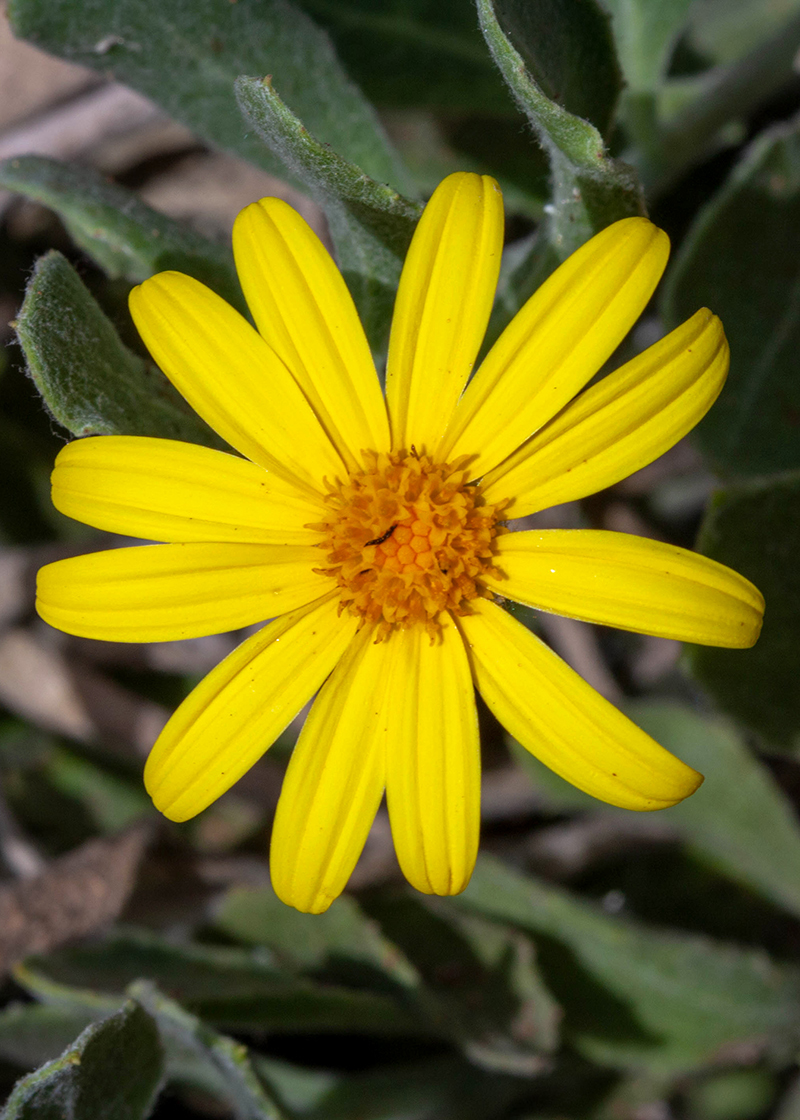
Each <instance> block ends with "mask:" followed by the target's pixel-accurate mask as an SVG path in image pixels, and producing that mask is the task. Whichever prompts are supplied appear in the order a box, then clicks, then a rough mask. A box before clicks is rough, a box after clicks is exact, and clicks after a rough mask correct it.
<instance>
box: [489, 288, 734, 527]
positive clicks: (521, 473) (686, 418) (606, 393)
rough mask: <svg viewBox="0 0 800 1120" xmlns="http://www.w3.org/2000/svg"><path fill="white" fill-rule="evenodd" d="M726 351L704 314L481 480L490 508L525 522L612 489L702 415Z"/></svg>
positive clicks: (718, 327)
mask: <svg viewBox="0 0 800 1120" xmlns="http://www.w3.org/2000/svg"><path fill="white" fill-rule="evenodd" d="M728 358H729V350H728V343H727V341H726V339H725V335H724V333H723V330H722V324H721V323H720V321H719V319H718V318H717V317H716V315H712V314H711V312H710V311H707V310H705V309H703V310H701V311H698V312H697V313H696V314H695V315H693V316H692V317H691V319H688V320H687V321H686V322H685V323H683V324H682V325H681V326H680V327H677V328H676V329H675V330H674V331H672V332H671V333H670V334H668V335H667V336H666V338H662V339H661V340H660V341H659V342H656V343H655V344H654V345H653V346H651V347H649V349H647V350H645V351H644V352H643V353H642V354H640V355H639V356H638V357H636V358H634V359H633V360H632V361H630V362H627V363H626V364H625V365H624V366H621V367H620V369H618V370H616V371H615V372H614V373H610V374H608V375H607V376H606V377H604V378H603V379H602V381H599V382H598V383H597V384H596V385H593V386H591V388H589V389H587V390H586V391H585V392H583V393H581V395H580V396H579V397H578V398H577V399H576V400H575V401H573V402H572V403H571V404H569V405H567V407H566V408H565V409H563V411H562V412H561V413H559V415H558V416H556V417H555V419H553V420H551V421H550V423H549V424H546V425H545V427H543V428H542V430H541V431H540V432H538V433H537V434H536V435H535V436H533V438H532V439H530V440H528V442H527V443H525V444H523V445H522V447H520V448H519V450H518V451H516V452H514V454H513V455H510V456H509V458H508V459H506V460H505V462H504V463H502V464H501V465H500V466H499V467H497V468H496V469H495V470H493V471H490V472H489V474H487V475H486V477H485V478H484V480H483V488H484V494H485V495H486V500H487V501H490V502H497V501H501V500H502V499H504V498H512V499H513V506H512V507H511V508H510V510H509V512H510V513H511V514H512V516H514V517H524V516H525V515H527V514H529V513H535V512H537V511H538V510H541V509H547V508H548V507H549V506H553V505H557V504H559V503H561V502H571V501H576V500H577V499H578V498H584V497H586V495H587V494H595V493H596V492H597V491H598V490H603V489H605V487H607V486H613V485H614V483H615V482H619V480H620V479H622V478H627V476H628V475H629V474H632V473H633V472H634V471H637V470H639V469H640V468H641V467H644V466H646V465H647V464H648V463H652V461H653V460H654V459H657V458H658V456H659V455H662V454H663V453H664V452H665V451H667V450H668V449H669V448H670V447H672V446H673V444H675V443H677V442H678V440H679V439H681V438H682V437H683V436H685V435H686V433H687V432H689V431H691V429H692V428H693V427H694V426H695V424H697V422H698V421H699V420H701V419H702V418H703V416H705V414H706V412H707V411H708V409H709V408H710V407H711V405H712V404H713V403H714V401H715V400H716V399H717V396H718V395H719V391H720V389H721V388H722V386H723V384H724V383H725V378H726V376H727V373H728Z"/></svg>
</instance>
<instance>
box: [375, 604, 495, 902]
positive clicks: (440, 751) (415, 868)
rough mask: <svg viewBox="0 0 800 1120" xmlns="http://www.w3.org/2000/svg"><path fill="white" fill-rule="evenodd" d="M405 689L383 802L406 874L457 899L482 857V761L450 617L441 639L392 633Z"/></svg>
mask: <svg viewBox="0 0 800 1120" xmlns="http://www.w3.org/2000/svg"><path fill="white" fill-rule="evenodd" d="M390 641H391V642H392V643H395V642H396V643H397V644H398V646H399V647H400V649H399V651H398V653H399V655H400V656H401V658H402V661H403V664H404V669H403V689H402V692H400V693H399V694H398V695H396V696H395V697H394V698H393V710H392V721H391V724H390V727H389V736H388V740H387V745H386V765H387V774H386V798H387V802H388V805H389V817H390V819H391V823H392V835H393V836H394V846H395V849H396V851H397V858H398V860H399V861H400V866H401V868H402V869H403V874H404V875H405V877H406V878H407V879H408V881H409V882H410V883H411V884H412V886H414V887H416V888H417V890H419V891H423V892H424V893H425V894H458V893H459V892H460V891H463V889H464V887H465V886H466V885H467V883H468V882H469V879H470V876H471V874H472V869H473V868H474V866H475V858H476V856H477V854H478V837H479V832H480V782H481V756H480V743H479V739H478V717H477V712H476V709H475V693H474V687H473V684H472V674H471V671H470V667H469V661H468V660H467V654H466V650H465V649H464V642H463V639H462V637H461V634H460V633H459V631H458V628H457V627H456V625H455V623H454V622H453V621H452V619H450V618H449V616H448V617H447V619H446V622H445V624H444V625H443V628H442V634H441V639H437V640H436V641H434V642H433V643H431V639H430V637H429V636H428V634H426V633H425V631H424V629H423V628H422V627H419V626H416V627H411V628H410V629H408V630H402V631H399V632H398V633H395V634H392V636H391V639H390Z"/></svg>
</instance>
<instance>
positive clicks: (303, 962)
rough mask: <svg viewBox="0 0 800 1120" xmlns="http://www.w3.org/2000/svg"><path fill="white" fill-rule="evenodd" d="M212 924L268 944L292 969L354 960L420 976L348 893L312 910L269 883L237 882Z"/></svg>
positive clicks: (407, 978)
mask: <svg viewBox="0 0 800 1120" xmlns="http://www.w3.org/2000/svg"><path fill="white" fill-rule="evenodd" d="M214 925H215V926H216V927H217V928H218V929H220V930H222V931H223V932H224V933H227V934H228V935H229V936H231V937H235V938H237V940H239V941H244V942H246V943H247V944H249V945H264V946H267V948H269V949H270V950H271V951H272V952H273V953H274V954H275V956H276V958H277V959H278V960H279V961H280V962H281V963H282V964H284V965H285V966H287V967H288V968H290V969H292V970H300V971H308V970H312V969H323V968H326V967H327V966H330V965H333V964H338V965H341V964H343V963H351V964H360V965H367V966H371V967H372V968H376V969H379V970H380V971H381V972H382V973H385V974H386V975H387V976H391V977H392V979H393V980H395V981H397V982H398V983H400V984H402V985H403V986H405V987H409V988H413V987H415V986H416V984H417V982H418V977H417V975H416V973H415V971H414V969H413V968H412V967H411V966H410V965H409V963H408V961H406V960H405V959H404V958H403V956H402V955H401V954H400V953H399V952H398V950H397V948H396V946H394V945H392V944H390V943H389V942H388V941H387V940H386V939H385V938H384V937H382V936H381V932H380V929H379V928H378V926H377V925H376V924H375V923H374V922H372V921H370V920H369V919H368V918H366V917H365V916H364V914H363V913H362V912H361V910H360V909H359V907H358V905H357V903H356V902H355V901H354V900H353V899H352V898H349V897H348V896H346V895H343V896H342V897H341V898H337V899H336V901H335V902H334V903H333V905H332V906H331V908H330V909H329V910H326V911H325V913H324V914H314V915H311V914H301V913H300V912H299V911H298V910H295V909H294V908H293V907H290V906H286V905H285V904H284V903H283V902H281V900H280V899H279V898H278V896H277V895H276V894H275V892H274V891H273V890H272V888H271V887H258V888H252V887H233V888H232V889H231V890H229V891H228V892H227V894H226V895H225V897H224V898H223V900H222V902H221V903H220V905H219V908H218V909H217V911H216V914H215V916H214Z"/></svg>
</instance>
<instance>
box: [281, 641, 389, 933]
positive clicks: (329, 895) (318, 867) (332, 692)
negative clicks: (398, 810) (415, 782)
mask: <svg viewBox="0 0 800 1120" xmlns="http://www.w3.org/2000/svg"><path fill="white" fill-rule="evenodd" d="M400 649H401V644H400V643H399V642H393V641H388V642H378V643H376V642H375V640H374V633H373V631H372V629H371V628H370V627H368V626H365V627H364V628H363V629H362V630H361V631H359V633H358V634H357V635H356V637H355V638H354V639H353V641H352V642H351V644H350V646H349V648H348V649H347V652H346V653H345V654H344V656H343V657H342V659H341V661H340V662H339V664H338V665H337V666H336V668H335V669H334V671H333V673H332V674H331V676H330V678H329V679H328V681H327V682H326V683H325V685H324V686H323V688H322V690H321V691H320V694H319V696H318V697H317V699H316V700H315V701H314V704H313V706H312V708H311V711H310V713H309V715H308V719H307V720H306V722H305V726H304V727H303V730H302V731H301V732H300V738H299V739H298V740H297V745H296V746H295V748H294V753H293V754H292V758H291V761H290V762H289V768H288V770H287V771H286V777H285V778H284V780H283V789H282V791H281V796H280V801H279V802H278V811H277V813H276V815H275V823H274V825H273V827H272V844H271V848H270V872H271V875H272V885H273V887H274V888H275V893H276V894H277V895H278V897H279V898H281V899H282V900H283V901H284V902H286V903H287V904H288V905H290V906H296V907H297V909H298V910H303V911H306V912H307V913H312V914H319V913H322V911H323V910H327V909H328V907H329V906H330V904H331V903H332V902H333V900H334V899H335V898H336V897H337V895H339V894H340V893H341V892H342V890H343V889H344V887H345V884H346V883H347V880H348V879H349V878H350V874H351V872H352V870H353V868H354V867H355V865H356V861H357V860H358V857H359V856H360V855H361V850H362V848H363V847H364V843H365V841H366V839H367V833H368V832H369V830H370V827H371V825H372V821H373V818H374V817H375V813H376V812H377V810H378V806H379V805H380V802H381V798H382V796H383V790H384V786H385V783H386V752H387V748H388V747H389V745H390V743H391V741H392V734H391V729H392V725H393V722H394V719H395V713H396V706H397V701H398V698H399V697H400V696H401V695H402V691H403V688H404V687H405V679H404V674H403V672H402V669H403V661H402V659H401V657H400Z"/></svg>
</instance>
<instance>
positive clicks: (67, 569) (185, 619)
mask: <svg viewBox="0 0 800 1120" xmlns="http://www.w3.org/2000/svg"><path fill="white" fill-rule="evenodd" d="M319 557H320V553H319V549H317V548H313V547H311V546H307V545H269V544H195V543H191V544H153V545H140V546H138V547H136V548H116V549H111V550H110V551H108V552H92V553H89V554H88V555H86V556H73V557H70V559H69V560H57V561H56V562H55V563H54V564H48V565H46V567H44V568H41V569H40V570H39V577H38V581H37V595H38V597H37V603H36V606H37V610H38V611H39V614H40V615H41V617H42V618H43V619H44V620H45V622H49V623H50V625H51V626H55V627H57V628H58V629H59V630H66V632H67V633H68V634H77V635H79V636H80V637H83V638H99V639H101V640H103V641H107V642H173V641H179V640H181V639H183V638H199V637H201V636H202V635H204V634H221V633H224V632H225V631H226V630H238V629H239V627H241V626H249V625H251V624H252V623H254V622H261V621H262V620H264V619H268V618H275V617H276V616H277V615H279V614H283V613H284V612H285V611H293V610H296V609H297V608H298V607H302V606H305V604H306V603H310V602H313V600H314V599H318V598H319V597H320V596H321V595H324V594H326V593H329V592H330V591H331V590H332V588H333V581H332V580H331V579H330V578H329V577H328V576H320V575H316V574H315V573H314V572H313V571H312V568H314V567H316V566H317V565H318V564H319Z"/></svg>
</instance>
